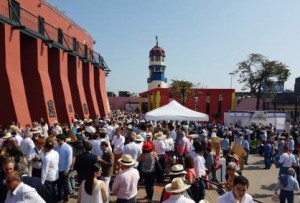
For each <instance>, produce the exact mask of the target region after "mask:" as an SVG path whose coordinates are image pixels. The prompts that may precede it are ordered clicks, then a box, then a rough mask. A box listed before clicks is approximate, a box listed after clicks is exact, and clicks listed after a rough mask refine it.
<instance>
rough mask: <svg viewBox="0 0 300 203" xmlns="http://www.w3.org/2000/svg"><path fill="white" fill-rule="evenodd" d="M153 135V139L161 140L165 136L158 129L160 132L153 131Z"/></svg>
mask: <svg viewBox="0 0 300 203" xmlns="http://www.w3.org/2000/svg"><path fill="white" fill-rule="evenodd" d="M154 137H155V139H158V140H163V139H165V138H166V135H164V134H163V133H162V132H161V131H160V132H158V133H155V134H154Z"/></svg>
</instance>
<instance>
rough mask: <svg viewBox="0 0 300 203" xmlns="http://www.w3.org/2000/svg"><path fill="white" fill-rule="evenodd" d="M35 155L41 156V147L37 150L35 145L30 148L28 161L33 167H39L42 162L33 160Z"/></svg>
mask: <svg viewBox="0 0 300 203" xmlns="http://www.w3.org/2000/svg"><path fill="white" fill-rule="evenodd" d="M36 156H39V157H41V156H42V149H40V150H38V148H36V147H35V148H33V149H31V150H30V154H29V159H28V161H30V162H31V163H32V167H33V168H36V169H41V168H42V162H41V161H33V160H32V159H33V158H35V157H36Z"/></svg>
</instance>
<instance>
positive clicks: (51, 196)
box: [41, 139, 59, 202]
mask: <svg viewBox="0 0 300 203" xmlns="http://www.w3.org/2000/svg"><path fill="white" fill-rule="evenodd" d="M53 148H54V143H53V140H51V139H47V141H46V143H45V146H44V152H45V154H43V155H42V156H41V157H42V162H43V165H42V176H41V181H42V184H43V185H44V188H45V200H46V202H57V197H56V187H55V186H56V181H57V179H58V176H59V171H58V162H59V155H58V152H57V151H55V150H53Z"/></svg>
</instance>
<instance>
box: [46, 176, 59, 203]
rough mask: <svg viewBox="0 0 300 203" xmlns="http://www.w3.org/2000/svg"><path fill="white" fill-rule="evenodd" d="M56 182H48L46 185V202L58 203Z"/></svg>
mask: <svg viewBox="0 0 300 203" xmlns="http://www.w3.org/2000/svg"><path fill="white" fill-rule="evenodd" d="M55 185H56V181H48V180H46V181H45V183H44V185H43V186H44V195H45V201H46V202H47V203H52V202H53V203H57V202H58V201H57V198H56V187H55Z"/></svg>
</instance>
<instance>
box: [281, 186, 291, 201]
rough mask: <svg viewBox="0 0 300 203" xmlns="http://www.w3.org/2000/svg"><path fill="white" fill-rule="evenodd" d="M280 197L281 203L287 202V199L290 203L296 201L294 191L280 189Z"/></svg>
mask: <svg viewBox="0 0 300 203" xmlns="http://www.w3.org/2000/svg"><path fill="white" fill-rule="evenodd" d="M279 199H280V203H285V200H287V202H288V203H294V191H288V190H283V189H280V195H279Z"/></svg>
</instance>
